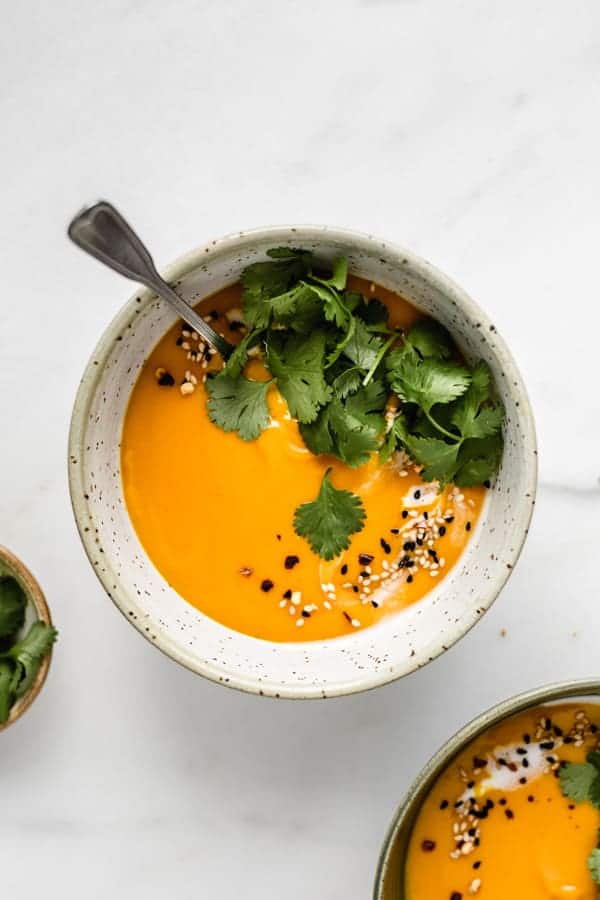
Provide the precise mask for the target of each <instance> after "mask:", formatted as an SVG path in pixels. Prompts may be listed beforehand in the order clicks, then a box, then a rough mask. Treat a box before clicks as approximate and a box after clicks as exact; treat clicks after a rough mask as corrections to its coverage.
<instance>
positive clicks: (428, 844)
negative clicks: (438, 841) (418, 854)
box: [421, 838, 435, 853]
mask: <svg viewBox="0 0 600 900" xmlns="http://www.w3.org/2000/svg"><path fill="white" fill-rule="evenodd" d="M421 850H423V851H424V852H425V853H431V851H432V850H435V841H430V840H429V839H428V838H425V840H424V841H423V843H422V844H421Z"/></svg>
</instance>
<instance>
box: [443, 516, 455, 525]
mask: <svg viewBox="0 0 600 900" xmlns="http://www.w3.org/2000/svg"><path fill="white" fill-rule="evenodd" d="M444 521H446V522H447V523H448V525H449V524H450V523H451V522H454V516H446V518H445V520H444Z"/></svg>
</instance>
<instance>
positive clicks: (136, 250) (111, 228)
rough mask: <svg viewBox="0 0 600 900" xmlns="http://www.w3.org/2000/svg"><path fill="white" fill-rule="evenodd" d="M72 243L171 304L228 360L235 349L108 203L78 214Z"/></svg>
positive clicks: (101, 202) (70, 226) (96, 204)
mask: <svg viewBox="0 0 600 900" xmlns="http://www.w3.org/2000/svg"><path fill="white" fill-rule="evenodd" d="M68 234H69V237H70V238H71V240H72V241H73V242H74V243H75V244H77V246H78V247H81V249H82V250H85V252H86V253H89V254H90V255H91V256H95V257H96V259H99V260H100V262H103V263H104V264H105V265H106V266H109V267H110V268H111V269H114V270H115V271H116V272H120V273H121V275H125V277H126V278H130V279H131V280H132V281H139V282H140V283H141V284H145V285H146V287H149V288H150V289H151V290H152V291H154V293H155V294H157V295H158V296H159V297H161V298H162V299H163V300H166V301H167V303H170V304H171V306H172V307H173V309H174V310H175V311H176V312H177V313H178V314H179V315H180V316H181V318H182V319H183V320H184V321H185V322H187V324H188V325H189V326H190V328H192V329H193V330H194V331H197V332H198V334H199V335H201V336H202V338H203V339H204V340H205V341H206V342H207V343H208V344H210V345H211V347H212V348H213V349H214V350H217V351H218V352H219V353H220V354H221V356H222V357H223V358H224V359H227V357H228V356H229V354H230V353H231V351H232V350H233V345H232V344H230V343H229V341H226V340H225V338H223V337H221V335H220V334H217V332H216V331H215V330H214V329H213V328H211V327H210V325H209V324H208V323H207V322H205V321H204V319H203V318H202V316H200V315H198V313H197V312H196V311H195V310H194V309H192V307H191V306H190V305H189V303H187V302H186V301H185V300H184V299H183V298H182V297H180V296H179V294H176V293H175V291H174V290H173V288H171V287H170V286H169V285H168V284H167V282H166V281H164V280H163V279H162V278H161V277H160V275H159V274H158V272H157V271H156V268H155V266H154V262H153V261H152V257H151V256H150V253H149V252H148V250H147V249H146V247H145V246H144V244H143V243H142V242H141V240H140V239H139V237H138V236H137V234H136V233H135V231H134V230H133V228H132V227H131V225H129V224H128V223H127V222H126V221H125V219H124V218H123V216H122V215H121V214H120V213H119V212H117V210H116V209H115V208H114V206H112V204H110V203H108V202H107V201H106V200H100V201H99V202H98V203H95V204H94V205H93V206H89V207H86V208H84V209H82V210H81V212H80V213H78V214H77V215H76V216H75V218H74V219H73V221H72V222H71V224H70V225H69V228H68Z"/></svg>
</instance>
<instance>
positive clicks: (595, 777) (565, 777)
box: [560, 750, 600, 884]
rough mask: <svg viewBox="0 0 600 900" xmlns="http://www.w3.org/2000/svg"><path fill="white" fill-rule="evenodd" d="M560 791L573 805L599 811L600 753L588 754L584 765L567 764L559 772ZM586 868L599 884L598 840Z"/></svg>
mask: <svg viewBox="0 0 600 900" xmlns="http://www.w3.org/2000/svg"><path fill="white" fill-rule="evenodd" d="M560 789H561V791H562V792H563V794H564V795H565V797H567V798H568V799H569V800H572V801H573V802H574V803H591V805H592V806H593V807H594V808H595V809H600V753H599V752H598V751H596V750H595V751H593V752H592V753H588V755H587V757H586V762H584V763H567V764H566V765H564V766H563V767H562V768H561V770H560ZM587 862H588V868H589V870H590V874H591V876H592V878H593V879H594V881H595V882H596V884H600V840H599V842H598V847H597V848H595V849H594V850H592V852H591V853H590V855H589V856H588V861H587Z"/></svg>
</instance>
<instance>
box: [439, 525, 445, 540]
mask: <svg viewBox="0 0 600 900" xmlns="http://www.w3.org/2000/svg"><path fill="white" fill-rule="evenodd" d="M445 534H446V526H445V525H440V537H444V535H445Z"/></svg>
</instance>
